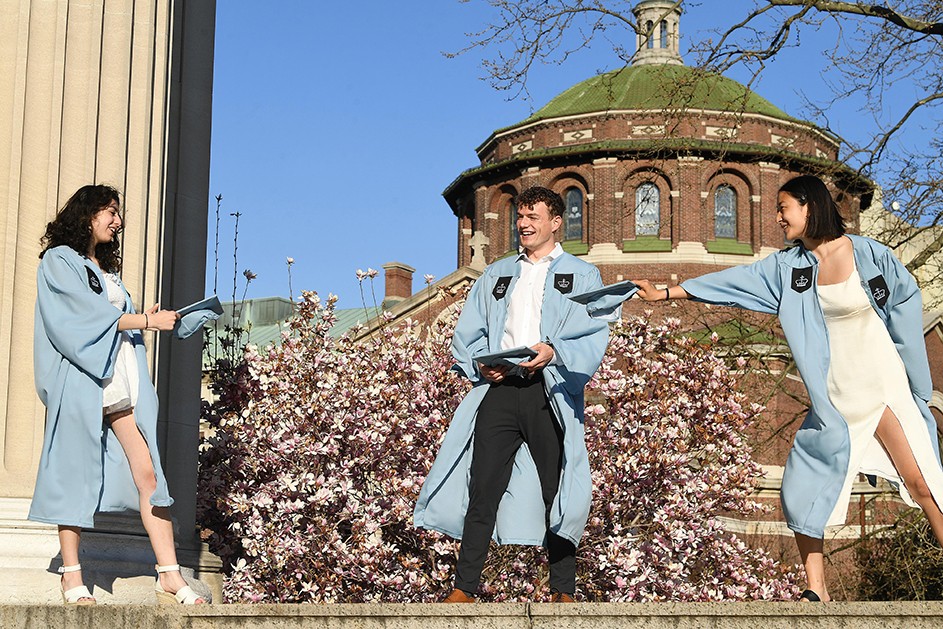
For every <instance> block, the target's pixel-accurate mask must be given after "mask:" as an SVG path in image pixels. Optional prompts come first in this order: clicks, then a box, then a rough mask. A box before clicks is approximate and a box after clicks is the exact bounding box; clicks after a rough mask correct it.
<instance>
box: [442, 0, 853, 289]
mask: <svg viewBox="0 0 943 629" xmlns="http://www.w3.org/2000/svg"><path fill="white" fill-rule="evenodd" d="M675 4H676V3H674V2H668V1H665V0H647V1H644V2H641V3H639V4H638V5H637V6H636V8H635V10H634V11H635V14H636V17H637V18H638V20H639V22H640V23H641V24H643V25H645V26H646V28H647V29H648V30H649V31H650V32H651V38H650V39H647V38H645V37H642V36H640V37H639V42H638V52H637V53H636V55H635V57H634V59H633V63H632V65H630V66H626V67H625V68H622V69H619V70H615V71H613V72H609V73H606V74H602V75H599V76H595V77H592V78H590V79H588V80H586V81H583V82H581V83H578V84H577V85H574V86H573V87H571V88H570V89H568V90H566V91H565V92H563V93H562V94H560V95H559V96H557V97H556V98H554V99H553V100H551V101H550V102H549V103H547V104H546V105H545V106H544V107H542V108H541V109H539V110H538V111H536V112H535V113H534V114H533V115H532V116H530V117H529V118H527V119H526V120H523V121H521V122H519V123H517V124H514V125H511V126H509V127H505V128H503V129H499V130H497V131H495V132H494V133H492V134H491V136H490V137H488V138H487V139H486V140H485V141H484V143H482V144H481V146H479V147H478V149H477V152H478V157H479V159H480V160H481V164H480V165H479V166H476V167H475V168H472V169H469V170H467V171H465V172H463V173H462V174H461V175H459V177H458V178H457V179H456V180H455V181H454V182H452V184H451V185H449V187H448V188H447V189H446V190H445V192H444V196H445V198H446V200H447V202H448V203H449V205H450V206H451V208H452V211H453V212H454V213H455V215H456V216H457V217H458V219H459V237H458V240H459V246H458V265H459V267H462V266H466V265H471V266H480V265H481V264H482V263H490V262H492V261H493V260H495V259H497V258H500V257H502V256H504V255H506V254H507V253H508V252H510V251H512V250H516V247H517V240H516V230H515V226H514V220H515V217H516V207H515V198H516V196H517V194H518V193H519V192H520V191H521V190H523V189H525V188H528V187H530V186H533V185H542V186H546V187H548V188H551V189H553V190H555V191H556V192H558V193H560V194H561V196H563V198H564V200H565V202H566V206H567V214H566V217H565V225H564V228H563V229H562V230H561V232H562V234H561V236H562V241H563V243H562V244H563V247H564V249H566V250H567V251H569V252H570V253H574V254H576V255H580V256H583V257H584V258H585V259H586V260H587V261H589V262H592V263H594V264H596V265H597V266H599V267H600V270H601V271H602V273H603V278H604V280H605V281H607V282H612V281H615V280H617V279H621V278H623V277H629V276H632V277H650V278H651V279H653V280H658V281H665V282H672V283H674V282H676V281H680V280H681V279H683V278H684V277H690V276H692V275H700V274H702V273H704V272H707V271H710V270H714V269H716V268H721V267H725V266H731V265H736V264H743V263H745V262H750V261H753V260H756V259H760V258H762V257H764V256H765V255H767V254H769V253H771V252H772V251H776V250H779V249H781V248H782V247H783V234H782V230H781V229H780V227H779V226H778V225H777V224H776V216H775V204H776V193H777V191H778V189H779V187H780V186H781V185H782V184H783V183H785V182H786V181H787V180H788V179H790V178H791V177H793V176H794V175H797V174H805V173H810V172H814V173H819V174H823V175H824V176H825V177H826V179H827V180H829V181H830V182H831V184H832V186H833V188H834V189H835V192H836V196H837V197H838V198H839V199H840V204H841V207H842V212H843V214H844V215H845V216H846V217H847V219H848V221H849V226H850V227H851V228H852V231H855V230H856V229H857V223H858V219H857V217H858V213H859V211H860V210H861V209H863V208H865V207H867V205H868V204H869V203H870V200H871V193H870V190H871V186H870V182H868V181H866V180H863V179H861V178H859V177H857V176H856V175H855V173H854V172H852V171H851V170H849V169H848V168H846V167H844V166H843V165H842V164H840V163H839V162H838V161H837V160H838V148H839V140H838V138H837V137H835V136H834V135H833V134H831V133H829V132H827V131H824V130H822V129H820V128H818V127H816V126H815V125H812V124H810V123H808V122H804V121H801V120H797V119H795V118H793V117H791V116H789V115H788V114H786V113H785V112H783V111H782V110H780V109H779V108H777V107H776V106H775V105H773V104H771V103H770V102H769V101H767V100H765V99H763V98H762V97H760V96H759V95H757V94H756V93H754V92H752V91H750V90H749V89H748V88H747V87H745V86H743V85H741V84H740V83H737V82H736V81H733V80H731V79H729V78H726V77H724V76H721V75H717V74H706V73H704V72H702V71H699V70H698V69H695V68H691V67H688V66H685V65H684V64H683V62H682V59H681V55H680V53H679V50H678V35H677V33H678V23H679V19H680V9H677V8H673V7H674V5H675Z"/></svg>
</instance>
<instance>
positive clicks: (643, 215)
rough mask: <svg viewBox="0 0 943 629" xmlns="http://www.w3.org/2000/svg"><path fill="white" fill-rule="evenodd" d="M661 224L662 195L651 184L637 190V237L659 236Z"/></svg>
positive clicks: (656, 187)
mask: <svg viewBox="0 0 943 629" xmlns="http://www.w3.org/2000/svg"><path fill="white" fill-rule="evenodd" d="M660 223H661V193H660V192H659V191H658V186H656V185H655V184H653V183H651V182H647V183H643V184H642V185H640V186H639V187H638V188H636V189H635V235H636V236H657V235H658V227H659V224H660Z"/></svg>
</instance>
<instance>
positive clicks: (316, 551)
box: [197, 269, 797, 603]
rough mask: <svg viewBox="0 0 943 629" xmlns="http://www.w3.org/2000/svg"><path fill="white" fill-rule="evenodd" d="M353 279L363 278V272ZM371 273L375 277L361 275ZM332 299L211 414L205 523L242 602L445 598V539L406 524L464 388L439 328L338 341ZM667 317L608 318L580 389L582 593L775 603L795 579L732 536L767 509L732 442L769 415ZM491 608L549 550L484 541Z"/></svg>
mask: <svg viewBox="0 0 943 629" xmlns="http://www.w3.org/2000/svg"><path fill="white" fill-rule="evenodd" d="M370 271H372V269H370V270H369V271H368V272H367V273H364V272H363V271H358V272H357V276H358V278H359V279H361V280H362V279H363V278H365V277H369V276H370V275H369V272H370ZM374 273H375V271H374ZM335 302H336V297H334V296H331V297H330V298H328V300H327V301H326V302H325V301H322V300H321V299H320V298H319V297H318V296H317V295H316V294H315V293H311V292H305V293H303V295H302V299H301V301H300V302H299V305H298V311H297V314H296V316H295V318H294V319H293V320H292V321H291V323H290V326H291V331H290V333H289V334H287V335H285V336H284V337H283V341H282V344H281V345H280V346H278V347H270V348H264V349H260V348H256V347H246V348H245V352H244V354H243V356H242V360H243V363H242V364H240V365H235V366H230V367H229V369H230V375H229V376H227V377H225V378H220V379H219V380H218V383H219V387H220V388H219V389H218V390H217V393H218V394H219V395H220V398H219V402H217V403H215V404H213V405H205V415H206V418H207V419H208V420H209V421H210V422H211V423H212V424H213V425H214V427H215V432H214V434H213V435H212V436H210V437H209V438H208V439H207V440H206V442H205V443H204V445H203V447H202V450H201V455H200V472H199V491H198V505H197V508H198V513H199V518H200V520H201V523H202V526H203V527H204V537H205V539H206V541H207V542H208V543H209V544H210V547H211V549H212V550H213V551H214V552H216V553H217V554H219V555H220V557H222V559H223V562H224V565H225V566H226V572H227V575H226V580H225V586H224V595H225V598H226V600H228V601H233V602H235V601H242V602H265V603H277V602H380V601H386V602H389V601H400V602H419V601H433V600H436V599H438V598H439V597H440V596H441V595H442V594H443V593H444V592H446V591H447V590H448V589H449V588H450V586H451V580H452V578H453V570H454V566H455V556H456V550H457V548H458V545H457V543H456V542H454V541H453V540H451V539H449V538H447V537H445V536H442V535H439V534H437V533H432V532H428V531H424V530H419V529H416V528H414V527H413V526H412V510H413V506H414V504H415V500H416V497H417V495H418V492H419V488H420V487H421V485H422V481H423V479H424V478H425V475H426V473H427V472H428V470H429V467H430V465H431V463H432V459H433V457H434V456H435V453H436V452H437V451H438V447H439V444H440V443H441V440H442V438H443V436H444V434H445V430H446V428H447V427H448V422H449V418H450V417H451V416H452V413H453V411H454V410H455V408H456V406H457V405H458V403H459V402H460V401H461V399H462V397H463V396H464V395H465V393H466V391H467V390H468V388H469V384H468V383H467V382H466V381H464V380H462V379H461V378H459V377H458V376H457V375H456V374H455V372H453V371H450V370H449V367H450V366H451V363H452V359H451V355H450V352H449V342H450V337H451V331H452V329H453V327H454V324H455V318H456V317H457V314H458V312H457V309H456V312H454V313H453V314H452V315H451V318H448V317H442V318H441V319H442V320H438V321H436V322H435V323H433V324H432V326H431V327H430V328H429V329H425V328H422V327H421V326H420V325H419V324H418V323H416V322H412V321H407V322H405V323H403V324H400V325H387V326H384V327H381V328H380V329H379V330H378V332H377V334H376V335H375V336H373V337H371V338H367V339H364V340H361V341H359V342H358V343H355V342H354V341H353V340H351V339H350V338H349V337H347V336H342V337H340V338H332V337H331V336H329V334H328V331H329V330H330V328H331V326H332V325H333V324H334V322H335V316H334V304H335ZM736 377H737V375H736V372H735V371H731V370H730V369H728V366H727V365H726V364H725V363H724V362H723V361H722V360H721V359H720V358H718V357H717V356H716V355H714V354H713V353H712V352H711V350H710V348H709V347H704V346H701V345H698V344H696V343H695V342H694V341H693V340H691V339H689V338H685V337H683V336H681V335H679V334H678V323H677V321H672V320H668V321H665V322H663V323H657V324H656V323H652V322H650V321H649V320H648V318H640V319H633V320H629V321H625V322H621V323H618V324H616V325H615V326H614V327H613V333H612V338H611V342H610V345H609V350H608V352H607V355H606V358H605V360H604V363H603V365H602V367H601V368H600V370H599V372H598V373H597V374H596V376H595V377H594V378H593V380H592V382H591V383H590V385H589V386H588V388H587V409H586V410H587V412H586V442H587V448H588V451H589V455H590V463H591V467H592V470H593V485H594V494H593V504H592V510H591V513H590V517H589V522H588V524H587V527H586V533H585V535H584V537H583V539H582V541H581V544H580V547H579V549H578V578H577V582H578V587H579V593H580V595H581V596H582V597H583V598H585V599H586V600H596V601H659V600H678V601H714V600H730V599H732V600H744V599H787V598H793V597H794V596H795V593H796V591H797V590H796V585H795V583H796V575H795V573H794V569H793V568H791V567H783V566H780V565H778V564H777V563H776V562H775V561H774V560H773V559H772V558H771V557H770V556H769V555H768V554H767V553H765V552H763V551H762V550H757V549H752V548H750V547H748V546H747V545H746V544H744V543H743V542H742V540H740V539H738V538H737V537H736V536H735V535H734V534H732V533H729V532H727V531H725V530H724V529H723V527H722V525H721V521H720V516H721V515H731V514H736V515H739V516H740V517H744V518H749V517H751V516H753V515H755V514H758V513H760V512H761V511H762V507H760V505H758V504H757V503H756V502H755V501H754V500H753V498H752V492H753V489H754V487H755V485H756V482H757V479H758V478H759V477H760V474H761V470H760V467H759V465H757V464H756V463H755V462H754V461H753V460H752V458H751V455H750V450H749V448H748V446H747V444H746V440H745V438H744V431H745V430H746V429H747V428H748V426H749V425H750V423H751V422H753V421H755V420H756V419H757V418H758V415H759V413H760V412H761V411H762V408H761V407H759V406H756V405H753V404H750V403H749V402H748V401H747V399H746V398H745V397H744V395H743V394H742V393H740V392H739V391H738V389H737V380H736ZM482 591H483V593H484V595H485V597H486V598H490V599H491V600H499V601H500V600H505V601H513V600H535V599H536V600H545V599H546V598H547V597H548V596H549V592H548V589H547V566H546V559H545V553H544V552H543V550H542V549H535V548H531V547H521V546H503V547H497V546H494V547H493V548H492V553H491V556H490V559H489V562H488V564H487V565H486V569H485V574H484V578H483V583H482Z"/></svg>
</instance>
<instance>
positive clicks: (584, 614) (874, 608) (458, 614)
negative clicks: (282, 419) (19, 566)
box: [0, 601, 943, 629]
mask: <svg viewBox="0 0 943 629" xmlns="http://www.w3.org/2000/svg"><path fill="white" fill-rule="evenodd" d="M941 622H943V602H938V601H933V602H888V603H857V602H856V603H827V604H824V605H818V604H813V603H787V602H780V603H768V602H749V603H579V604H576V605H552V604H549V603H532V604H528V603H478V604H474V605H438V604H411V605H407V604H392V603H388V604H364V605H350V604H345V605H206V606H203V607H198V608H183V607H169V606H168V607H161V606H155V605H99V606H97V607H81V608H79V607H66V606H62V605H2V606H0V627H11V628H12V627H18V628H22V629H54V628H56V627H69V628H70V629H71V628H75V629H210V628H214V629H215V628H217V627H224V628H226V627H231V628H240V629H242V628H251V629H276V628H280V627H302V626H303V627H306V628H308V627H311V628H322V627H323V628H324V629H393V628H396V629H412V628H415V629H464V628H468V629H504V628H508V629H518V628H520V629H550V628H551V627H552V628H553V629H589V628H592V629H609V628H616V627H619V628H639V629H668V628H671V629H701V628H703V627H715V628H722V629H757V628H758V627H761V628H762V629H786V628H790V629H791V628H793V627H802V628H803V629H812V628H819V627H822V628H825V627H828V628H832V627H838V628H842V629H852V628H853V629H923V628H928V629H929V628H931V627H932V628H933V629H937V628H938V627H939V626H940V624H941Z"/></svg>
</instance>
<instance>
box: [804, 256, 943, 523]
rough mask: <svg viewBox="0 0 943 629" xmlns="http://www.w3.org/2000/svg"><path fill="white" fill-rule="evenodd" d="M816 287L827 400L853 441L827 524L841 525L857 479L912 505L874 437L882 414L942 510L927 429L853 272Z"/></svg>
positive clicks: (942, 492) (942, 475) (941, 477)
mask: <svg viewBox="0 0 943 629" xmlns="http://www.w3.org/2000/svg"><path fill="white" fill-rule="evenodd" d="M817 288H818V296H819V303H820V304H821V305H822V311H823V313H824V314H825V326H826V328H828V343H829V353H830V356H831V360H830V364H829V369H828V395H829V399H830V400H831V402H832V404H833V405H834V406H835V408H836V409H837V410H838V412H839V413H841V415H842V417H844V418H845V421H846V422H847V423H848V436H849V438H850V441H851V449H850V450H851V452H850V457H849V464H848V475H847V477H846V478H845V484H844V486H843V488H842V493H841V495H840V496H839V499H838V503H837V504H836V505H835V510H834V511H833V512H832V515H831V517H830V518H829V520H828V524H829V525H837V524H844V523H845V518H846V516H847V513H848V500H849V498H850V496H851V486H852V483H854V481H855V478H856V477H857V475H858V473H859V472H860V473H862V474H870V475H874V476H880V477H882V478H886V479H887V480H889V481H890V482H891V483H893V484H895V485H896V486H897V488H898V490H899V491H900V495H901V498H902V499H903V500H904V502H906V503H907V504H908V505H910V506H912V507H916V506H917V504H916V503H915V502H914V501H913V499H912V498H911V496H910V493H909V492H908V491H907V489H906V488H905V487H904V483H903V481H901V478H900V475H899V474H898V473H897V470H896V469H895V468H894V465H893V464H892V463H891V460H890V458H889V456H888V454H887V452H886V451H885V450H884V448H883V447H882V446H881V443H880V442H879V441H878V439H877V437H875V435H874V432H875V430H876V429H877V426H878V423H879V422H880V420H881V416H882V415H883V414H884V409H885V408H887V407H890V409H891V411H892V412H893V413H894V415H895V416H896V417H897V419H898V420H899V421H900V424H901V427H902V428H903V430H904V434H905V436H906V437H907V442H908V443H909V445H910V449H911V452H913V455H914V459H915V460H916V461H917V466H918V467H919V468H920V471H921V472H922V474H923V477H924V479H925V480H926V482H927V485H928V486H929V487H930V491H931V493H932V494H933V497H934V500H936V503H937V504H938V505H943V470H941V468H940V464H939V462H938V461H937V458H936V455H935V453H934V451H933V446H932V444H931V441H930V438H931V437H930V435H929V433H928V431H927V425H926V422H925V421H924V419H923V416H922V415H921V413H920V409H919V408H917V405H916V404H915V403H914V400H913V396H912V394H911V392H910V383H909V381H908V379H907V372H906V370H905V368H904V363H903V361H902V360H901V358H900V355H899V354H898V353H897V349H896V347H895V346H894V341H893V340H892V339H891V336H890V334H888V332H887V328H886V327H885V325H884V322H883V321H881V318H880V317H879V316H878V314H877V312H875V311H874V308H873V307H872V306H871V302H870V301H869V299H868V296H867V294H866V293H865V292H864V288H863V287H862V286H861V278H860V277H859V275H858V269H857V268H856V269H854V270H852V272H851V276H850V277H849V278H848V279H846V280H845V281H844V282H841V283H840V284H827V285H819V286H818V287H817Z"/></svg>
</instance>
